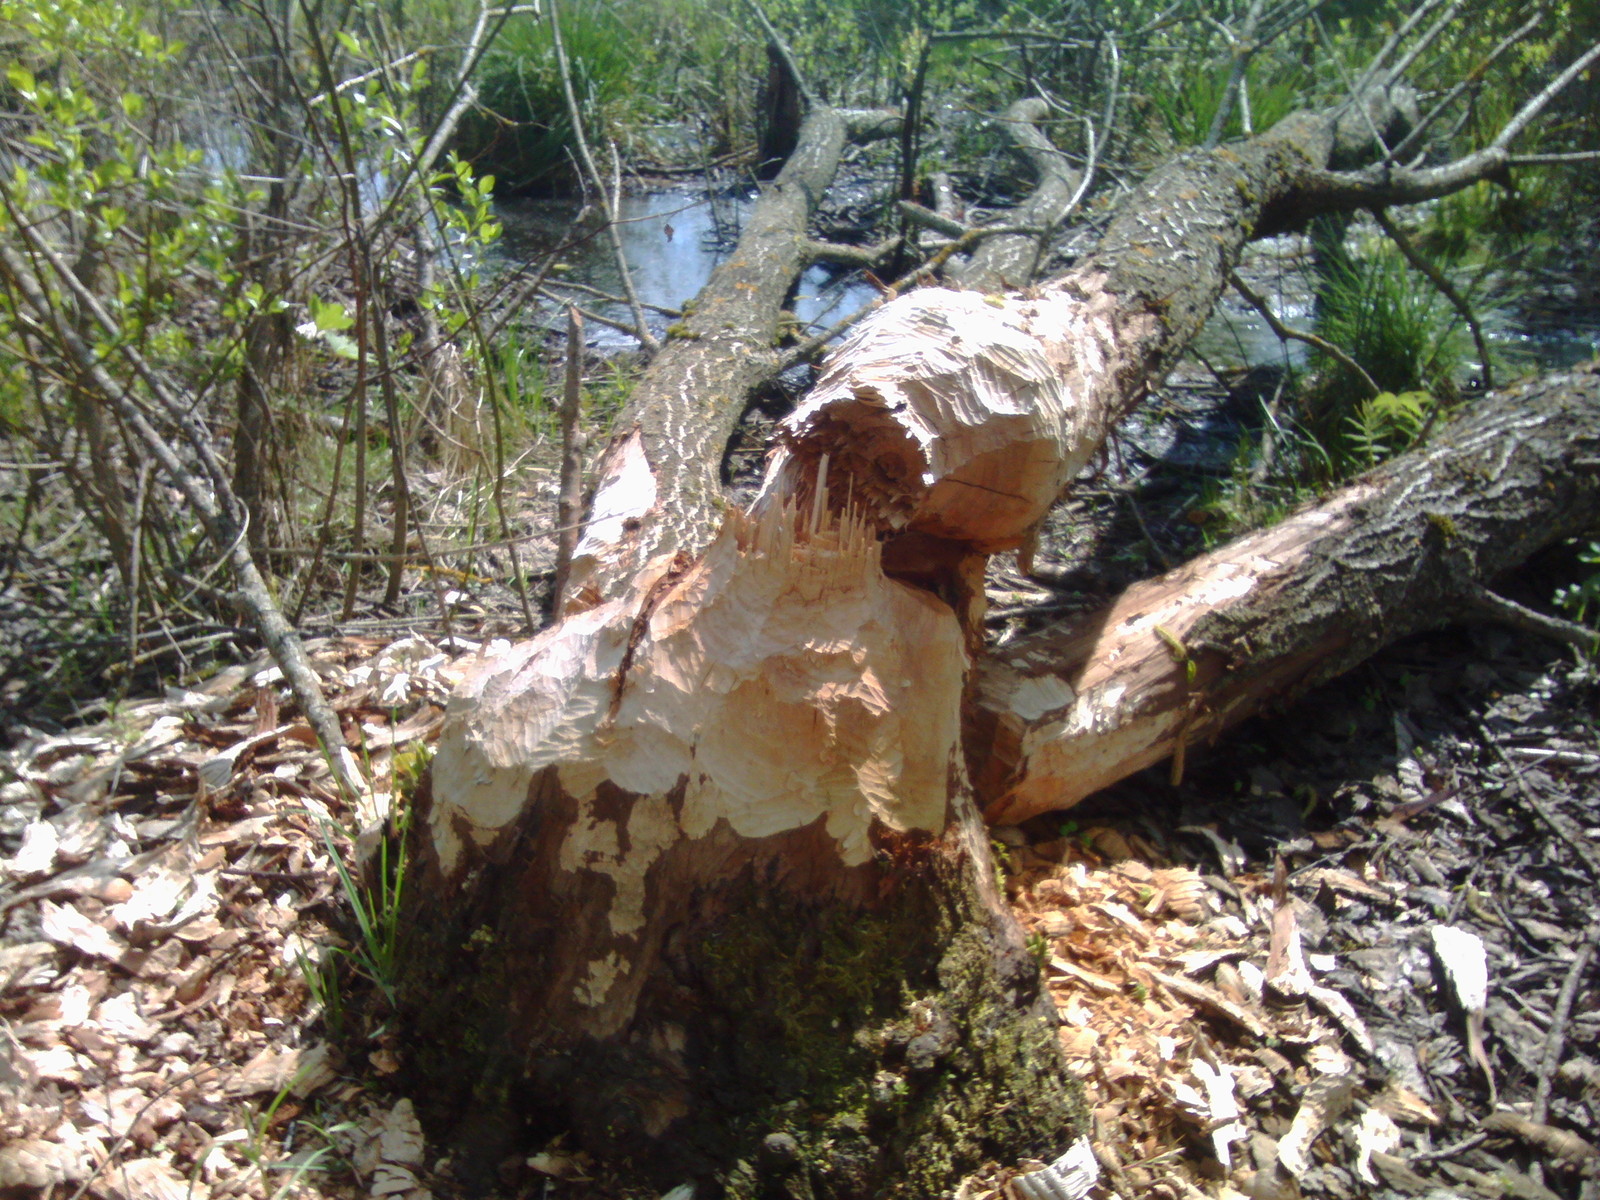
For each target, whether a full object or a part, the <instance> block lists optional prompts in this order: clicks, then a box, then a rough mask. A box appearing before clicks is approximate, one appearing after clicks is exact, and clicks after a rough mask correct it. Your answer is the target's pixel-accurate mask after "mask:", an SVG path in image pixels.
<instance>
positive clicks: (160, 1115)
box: [0, 639, 453, 1200]
mask: <svg viewBox="0 0 1600 1200" xmlns="http://www.w3.org/2000/svg"><path fill="white" fill-rule="evenodd" d="M312 650H313V657H314V661H315V662H316V663H317V665H318V667H319V670H320V671H321V672H322V675H323V681H324V686H325V688H326V690H327V692H328V694H329V696H330V698H331V699H332V701H333V703H334V705H335V708H336V709H337V710H338V711H339V712H340V713H341V715H342V717H343V719H344V720H345V723H346V727H347V728H349V729H354V730H359V731H360V735H361V736H363V737H364V738H365V740H366V745H365V747H364V750H363V755H364V762H365V764H366V767H367V770H368V772H369V774H370V776H371V778H372V779H373V780H374V787H375V789H376V790H375V792H374V795H373V796H371V797H367V798H365V799H364V800H363V807H364V808H365V810H366V811H365V812H364V813H363V814H362V816H363V817H365V816H370V814H371V813H372V812H375V811H378V810H380V809H382V810H386V808H387V802H388V800H389V799H390V797H389V796H388V795H387V794H386V793H383V792H382V789H384V788H392V787H393V785H394V784H393V775H394V771H393V766H394V755H395V752H396V751H397V750H403V749H405V748H408V747H414V746H417V745H419V744H425V743H426V742H427V741H429V740H430V739H431V738H432V736H433V735H434V734H435V733H436V732H437V729H438V726H439V722H440V720H441V718H442V712H441V709H440V707H439V705H438V703H436V702H437V701H439V700H441V699H442V698H443V697H444V696H445V695H446V694H447V693H448V691H449V688H450V686H451V683H452V680H453V675H452V673H451V672H452V669H453V668H452V666H451V659H452V655H451V654H446V653H445V652H443V651H441V650H439V649H438V648H437V647H431V646H430V645H429V644H428V643H425V642H423V641H421V640H420V639H408V640H407V641H406V642H402V643H396V644H395V645H394V646H391V647H388V648H387V649H384V648H382V647H381V646H379V645H377V644H373V643H357V642H326V643H322V644H320V645H317V646H313V648H312ZM380 650H382V653H378V651H380ZM347 663H353V664H354V665H353V666H352V667H349V668H347V667H346V665H345V664H347ZM291 708H292V705H291V702H290V700H289V698H288V695H287V692H286V690H284V689H283V688H282V685H281V680H279V679H278V678H277V677H276V673H275V671H274V669H273V668H271V667H270V666H268V665H267V664H266V662H265V660H262V661H260V662H258V663H257V664H255V665H254V666H251V667H242V668H232V669H230V670H229V671H228V672H225V673H224V675H223V676H222V677H221V678H219V679H218V680H215V681H213V682H212V683H211V684H208V685H206V687H205V688H203V689H197V690H194V691H186V692H174V693H172V694H170V695H169V696H168V697H167V698H166V699H164V700H160V701H147V702H139V703H133V704H130V705H127V706H125V707H124V709H123V710H122V711H120V712H119V713H118V715H117V719H116V721H115V722H112V723H108V724H107V725H105V726H102V727H98V728H96V729H92V730H82V731H78V732H76V733H74V734H72V735H71V736H68V737H57V738H40V739H38V740H36V741H35V742H33V743H31V744H25V745H23V746H21V747H19V748H18V749H17V750H15V751H13V752H12V753H10V754H8V755H6V756H4V761H3V762H0V767H3V768H4V770H5V774H4V775H0V778H7V779H9V782H7V783H5V784H4V785H3V786H0V836H3V837H4V838H5V839H6V842H5V844H6V845H7V846H8V847H10V848H12V850H11V853H10V854H9V855H8V856H6V857H4V858H0V919H3V920H4V921H5V925H4V926H0V928H3V929H4V930H5V931H6V933H7V935H8V937H7V940H8V941H9V943H10V944H7V945H3V946H0V1020H3V1023H4V1025H3V1028H4V1031H5V1035H6V1036H3V1037H0V1191H8V1192H9V1191H13V1190H15V1191H18V1192H20V1193H22V1194H24V1195H41V1196H43V1195H48V1194H50V1193H51V1192H52V1191H58V1190H59V1189H61V1188H71V1189H75V1190H77V1191H79V1192H80V1193H87V1194H88V1195H89V1196H91V1197H94V1198H95V1200H235V1198H238V1200H268V1198H269V1197H278V1196H285V1195H295V1194H299V1195H307V1196H309V1195H314V1194H317V1193H318V1192H319V1191H320V1190H321V1187H320V1185H318V1186H313V1181H315V1180H318V1179H322V1178H324V1177H325V1176H326V1170H327V1168H328V1167H329V1166H333V1165H337V1164H339V1163H354V1162H356V1161H357V1160H359V1161H360V1163H361V1168H360V1171H359V1174H360V1178H361V1180H362V1186H363V1189H364V1190H365V1191H366V1192H367V1193H368V1194H370V1195H372V1196H374V1197H389V1196H395V1197H403V1198H406V1200H426V1198H427V1197H428V1195H429V1193H428V1190H427V1187H426V1185H425V1184H424V1182H423V1175H424V1173H425V1167H426V1147H425V1144H424V1142H423V1139H422V1132H421V1127H420V1125H419V1124H418V1123H417V1120H416V1115H415V1113H414V1112H413V1111H412V1110H411V1107H410V1103H409V1101H406V1100H400V1101H398V1102H395V1101H393V1100H391V1101H389V1102H387V1103H386V1104H385V1105H383V1106H378V1107H374V1106H372V1105H370V1104H369V1103H366V1102H365V1101H364V1092H363V1090H362V1089H361V1088H359V1087H352V1086H349V1085H346V1084H341V1083H340V1081H339V1074H338V1066H339V1064H338V1061H337V1059H336V1057H335V1055H334V1054H333V1052H332V1050H331V1049H330V1046H329V1044H328V1043H327V1041H326V1040H325V1039H324V1038H323V1037H321V1036H320V1035H319V1033H318V1027H317V1022H318V1021H319V1019H320V1017H321V1016H322V1012H321V1008H320V1006H319V1004H318V1002H317V996H316V995H314V994H313V992H312V990H311V989H310V988H309V987H308V984H307V981H306V979H305V976H304V974H303V970H304V968H305V966H306V964H307V963H308V962H311V961H315V960H317V958H318V957H319V956H320V953H321V950H320V948H321V947H323V946H326V945H328V944H330V943H331V942H334V941H335V940H336V938H335V935H334V933H333V931H331V930H330V929H328V928H327V927H326V926H325V925H324V924H323V919H324V916H323V914H325V913H326V912H327V911H329V909H328V908H327V907H326V905H327V902H328V901H329V900H330V899H333V900H335V901H340V902H342V897H339V896H338V892H339V887H340V885H339V882H338V876H337V872H336V871H335V869H334V865H333V863H332V861H331V860H330V858H329V853H330V849H329V843H328V842H327V841H326V840H325V836H324V835H325V832H328V831H333V832H335V833H339V831H341V830H344V829H348V828H349V826H350V825H351V824H353V823H354V822H355V820H356V819H357V813H356V811H355V810H353V809H349V808H346V807H344V801H343V799H342V798H341V797H339V796H338V795H337V793H336V792H335V790H334V788H333V786H332V782H331V778H330V775H329V772H328V769H327V766H326V764H325V763H324V762H323V761H322V758H321V754H320V751H319V750H318V749H317V748H316V746H315V739H314V738H309V737H307V736H305V735H306V733H307V732H308V731H307V730H306V729H305V727H304V723H303V722H300V721H299V720H298V719H297V718H296V717H295V715H294V714H293V712H292V711H290V712H286V711H285V710H289V709H291ZM280 714H281V715H280ZM408 752H409V751H408ZM340 837H341V840H342V837H343V835H342V833H341V834H340ZM19 935H21V936H19ZM379 1050H380V1051H381V1052H383V1053H391V1052H390V1051H388V1050H385V1049H383V1048H382V1047H380V1048H379ZM313 1110H314V1111H316V1112H317V1113H319V1114H320V1115H319V1118H318V1120H317V1121H316V1122H314V1123H313V1124H312V1125H308V1126H301V1125H300V1124H299V1121H300V1120H302V1119H303V1118H304V1117H305V1116H306V1115H309V1112H310V1111H313ZM341 1110H342V1111H344V1112H345V1113H346V1114H347V1115H346V1117H345V1118H343V1119H340V1118H339V1117H338V1113H339V1112H340V1111H341ZM296 1130H298V1131H299V1132H298V1134H296ZM314 1130H320V1131H321V1132H314ZM296 1141H298V1144H294V1143H295V1142H296ZM344 1177H345V1178H346V1179H348V1178H350V1176H349V1174H348V1171H347V1172H346V1174H345V1176H344Z"/></svg>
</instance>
